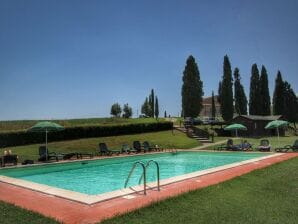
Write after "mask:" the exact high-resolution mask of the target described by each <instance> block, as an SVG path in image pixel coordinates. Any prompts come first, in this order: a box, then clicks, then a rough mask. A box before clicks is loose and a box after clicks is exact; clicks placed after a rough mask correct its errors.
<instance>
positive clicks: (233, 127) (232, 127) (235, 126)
mask: <svg viewBox="0 0 298 224" xmlns="http://www.w3.org/2000/svg"><path fill="white" fill-rule="evenodd" d="M224 130H226V131H233V130H235V131H236V137H238V130H243V131H246V130H247V128H246V127H245V126H244V125H242V124H231V125H229V126H226V127H225V128H224Z"/></svg>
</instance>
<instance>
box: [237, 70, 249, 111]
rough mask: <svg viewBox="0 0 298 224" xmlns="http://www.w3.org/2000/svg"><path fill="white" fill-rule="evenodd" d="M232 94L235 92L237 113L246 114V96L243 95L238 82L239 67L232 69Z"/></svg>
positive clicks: (243, 92) (242, 88)
mask: <svg viewBox="0 0 298 224" xmlns="http://www.w3.org/2000/svg"><path fill="white" fill-rule="evenodd" d="M234 79H235V81H234V94H235V111H236V113H237V114H239V115H241V114H242V115H246V114H247V98H246V95H245V91H244V87H243V85H242V84H241V82H240V79H241V78H240V74H239V69H238V68H235V70H234Z"/></svg>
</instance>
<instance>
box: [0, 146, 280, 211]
mask: <svg viewBox="0 0 298 224" xmlns="http://www.w3.org/2000/svg"><path fill="white" fill-rule="evenodd" d="M189 151H195V152H198V151H197V150H189ZM281 154H282V153H274V154H270V155H264V156H262V157H258V158H253V159H249V160H244V161H241V162H235V163H231V164H227V165H223V166H218V167H213V168H209V169H205V170H201V171H196V172H192V173H188V174H184V175H179V176H176V177H171V178H167V179H164V180H161V181H160V186H165V185H169V184H172V183H175V182H180V181H184V180H187V179H191V178H195V177H200V176H203V175H207V174H211V173H214V172H219V171H222V170H226V169H230V168H234V167H237V166H242V165H245V164H249V163H254V162H258V161H261V160H264V159H268V158H272V157H276V156H279V155H281ZM0 182H3V183H7V184H11V185H15V186H18V187H22V188H26V189H30V190H33V191H37V192H41V193H44V194H48V195H52V196H56V197H60V198H65V199H68V200H72V201H75V202H79V203H83V204H86V205H92V204H96V203H99V202H102V201H106V200H111V199H113V198H117V197H123V196H127V195H130V194H134V193H136V192H143V189H144V187H143V185H138V186H133V187H131V188H125V189H121V190H116V191H111V192H107V193H102V194H98V195H88V194H84V193H79V192H75V191H70V190H65V189H62V188H57V187H51V186H48V185H44V184H38V183H34V182H31V181H26V180H22V179H18V178H12V177H7V176H1V175H0ZM147 186H148V187H149V189H150V188H151V189H152V188H155V187H156V182H150V183H147Z"/></svg>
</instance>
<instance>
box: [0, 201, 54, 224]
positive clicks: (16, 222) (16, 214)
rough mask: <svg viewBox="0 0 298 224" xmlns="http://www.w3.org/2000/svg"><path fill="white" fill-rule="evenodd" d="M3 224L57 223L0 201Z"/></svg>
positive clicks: (0, 216) (0, 214)
mask: <svg viewBox="0 0 298 224" xmlns="http://www.w3.org/2000/svg"><path fill="white" fill-rule="evenodd" d="M0 223H1V224H27V223H28V224H29V223H30V224H54V223H58V222H57V221H55V220H53V219H50V218H47V217H44V216H42V215H40V214H38V213H35V212H31V211H28V210H25V209H22V208H20V207H17V206H14V205H11V204H7V203H5V202H2V201H0Z"/></svg>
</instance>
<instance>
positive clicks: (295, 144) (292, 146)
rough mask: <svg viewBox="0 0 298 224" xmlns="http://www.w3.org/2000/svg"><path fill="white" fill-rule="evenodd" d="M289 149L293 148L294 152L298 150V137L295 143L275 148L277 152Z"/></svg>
mask: <svg viewBox="0 0 298 224" xmlns="http://www.w3.org/2000/svg"><path fill="white" fill-rule="evenodd" d="M289 150H292V151H293V152H298V139H296V141H295V142H294V144H293V145H285V146H283V147H279V148H276V149H275V151H276V152H287V151H289Z"/></svg>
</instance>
